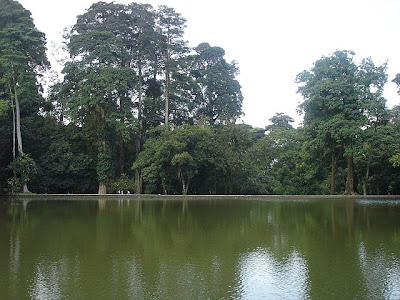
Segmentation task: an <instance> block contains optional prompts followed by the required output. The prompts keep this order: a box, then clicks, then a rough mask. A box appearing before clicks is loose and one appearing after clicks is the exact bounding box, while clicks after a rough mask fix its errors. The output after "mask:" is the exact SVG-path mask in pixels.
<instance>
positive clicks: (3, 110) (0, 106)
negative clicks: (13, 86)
mask: <svg viewBox="0 0 400 300" xmlns="http://www.w3.org/2000/svg"><path fill="white" fill-rule="evenodd" d="M9 108H10V106H9V104H8V102H7V101H5V100H2V99H0V118H4V117H6V116H7V113H8V110H9Z"/></svg>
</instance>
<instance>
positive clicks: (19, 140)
mask: <svg viewBox="0 0 400 300" xmlns="http://www.w3.org/2000/svg"><path fill="white" fill-rule="evenodd" d="M13 86H14V100H15V114H16V129H17V144H18V154H19V155H20V156H22V155H24V152H23V151H22V135H21V112H20V107H19V100H18V93H17V84H16V81H15V75H13Z"/></svg>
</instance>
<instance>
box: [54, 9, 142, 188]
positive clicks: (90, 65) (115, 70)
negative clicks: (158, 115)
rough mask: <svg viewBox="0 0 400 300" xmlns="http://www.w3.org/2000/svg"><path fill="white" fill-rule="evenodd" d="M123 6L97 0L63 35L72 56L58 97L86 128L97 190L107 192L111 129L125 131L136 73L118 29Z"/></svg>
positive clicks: (110, 172) (112, 168) (112, 172)
mask: <svg viewBox="0 0 400 300" xmlns="http://www.w3.org/2000/svg"><path fill="white" fill-rule="evenodd" d="M124 11H125V6H123V5H117V4H113V3H111V4H108V3H104V2H99V3H96V4H93V5H92V6H91V8H90V9H89V10H88V11H87V12H86V13H85V14H83V15H81V16H79V17H78V19H77V23H76V24H75V25H74V26H73V27H72V29H71V32H70V33H69V36H68V38H69V40H68V49H69V51H70V56H71V61H70V62H68V63H67V64H66V66H65V68H64V70H63V72H64V73H65V78H64V82H63V84H62V86H63V87H62V89H61V93H60V97H61V98H62V101H63V103H64V107H65V108H66V109H67V112H68V113H69V115H70V116H71V117H72V119H73V120H74V121H75V122H77V123H79V124H81V125H82V126H83V127H84V128H85V129H86V134H87V139H88V142H89V144H91V145H92V148H93V149H94V150H93V152H94V153H96V156H97V168H96V169H97V175H98V181H99V190H98V192H99V194H103V193H106V192H107V188H106V187H107V183H109V182H110V180H111V179H112V178H113V177H114V176H115V171H116V166H115V162H114V159H113V149H112V145H113V143H112V142H111V140H112V139H113V138H114V136H115V135H114V134H113V132H114V131H116V130H117V131H119V132H120V133H121V135H125V136H127V133H126V131H127V128H128V126H129V124H130V123H131V122H130V120H132V115H131V110H132V102H131V95H132V94H133V93H134V86H135V83H136V74H135V72H134V70H133V69H132V68H131V66H130V65H127V64H129V63H127V61H128V62H129V58H130V57H129V53H127V49H126V47H125V43H124V40H123V38H122V35H121V34H120V26H119V20H120V17H121V15H122V14H123V13H124ZM120 143H122V141H121V140H120ZM120 159H121V156H120Z"/></svg>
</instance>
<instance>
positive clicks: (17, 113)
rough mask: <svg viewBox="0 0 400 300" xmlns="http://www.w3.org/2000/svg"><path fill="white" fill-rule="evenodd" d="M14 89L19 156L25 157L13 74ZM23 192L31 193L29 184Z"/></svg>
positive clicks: (25, 184) (25, 185)
mask: <svg viewBox="0 0 400 300" xmlns="http://www.w3.org/2000/svg"><path fill="white" fill-rule="evenodd" d="M13 88H14V100H15V125H14V126H15V127H16V133H17V147H18V155H19V156H23V155H24V151H23V150H22V134H21V110H20V107H19V99H18V93H17V84H16V80H15V74H13ZM14 139H15V137H14ZM14 149H15V148H14ZM14 151H15V150H14ZM14 155H15V154H14ZM22 191H23V192H24V193H30V191H29V189H28V184H27V182H24V187H23V190H22Z"/></svg>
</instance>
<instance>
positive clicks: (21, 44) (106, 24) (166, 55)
mask: <svg viewBox="0 0 400 300" xmlns="http://www.w3.org/2000/svg"><path fill="white" fill-rule="evenodd" d="M0 3H1V7H2V8H3V9H2V10H1V12H0V130H1V133H2V134H1V137H0V166H1V169H0V188H1V191H2V192H17V191H22V190H23V191H28V190H30V191H32V192H37V193H114V192H116V191H118V190H125V191H128V190H129V191H130V192H132V193H160V194H328V193H331V194H335V193H348V194H353V193H364V194H367V193H370V194H400V118H399V112H400V108H399V106H396V107H394V108H393V109H391V110H390V109H388V108H387V107H386V100H385V99H384V97H383V96H382V92H383V88H384V86H385V84H386V82H387V80H388V77H387V74H386V65H385V64H384V65H375V64H374V62H373V61H372V60H371V59H364V60H363V61H362V62H361V63H359V64H358V63H356V62H355V61H354V58H353V57H354V53H353V52H351V51H336V52H335V53H333V54H331V55H329V56H324V57H322V58H321V59H319V60H317V61H316V62H315V63H314V64H313V66H312V67H311V68H310V70H307V71H303V72H301V73H299V75H298V76H297V82H298V84H299V93H300V94H301V95H302V96H303V98H304V101H303V102H302V103H301V104H300V105H299V111H300V112H301V113H302V114H303V115H304V121H303V123H302V125H301V126H300V127H299V128H293V126H292V125H291V123H292V122H293V119H292V118H291V117H290V116H287V115H284V114H281V113H277V114H276V115H275V116H274V117H272V118H271V119H270V120H269V121H270V125H268V126H267V127H266V128H263V129H261V128H253V127H251V126H250V125H246V124H236V120H237V119H238V118H239V117H240V116H241V115H242V101H243V97H242V94H241V87H240V84H239V82H238V81H237V79H236V76H237V74H238V68H237V66H236V63H235V62H227V61H226V59H225V58H224V56H225V52H224V50H223V49H222V48H220V47H215V46H211V45H209V44H208V43H201V44H200V45H198V46H197V47H194V48H190V47H188V44H187V42H186V41H185V40H184V39H183V36H184V29H185V26H186V25H185V24H186V20H185V19H184V18H183V17H182V16H181V15H180V14H179V13H177V12H176V11H175V10H174V9H173V8H170V7H167V6H160V7H158V8H157V9H155V8H153V7H152V6H150V5H144V4H137V3H131V4H128V5H123V4H117V3H105V2H98V3H95V4H93V5H92V6H91V7H90V8H89V9H88V10H87V11H86V12H85V13H84V14H82V15H80V16H78V18H77V21H76V24H75V25H74V26H72V27H71V28H70V29H69V30H68V32H67V33H66V34H65V44H66V50H67V51H68V54H69V57H70V58H69V60H68V61H67V62H66V63H65V65H64V69H63V71H62V73H63V79H62V81H61V82H58V83H56V84H54V85H53V86H52V87H51V92H50V93H49V95H48V96H46V97H45V98H44V97H43V96H42V87H41V85H40V83H39V82H40V80H39V79H40V76H42V75H43V73H44V72H45V71H46V70H47V69H48V68H49V63H48V60H47V58H46V54H45V43H46V40H45V36H44V34H43V33H41V32H39V31H38V30H37V29H36V28H35V26H34V23H33V21H32V19H31V16H30V13H29V11H27V10H25V9H24V8H23V7H22V6H21V5H20V4H19V3H18V2H16V1H12V0H0ZM393 81H394V82H395V83H397V84H398V85H399V92H400V74H399V75H397V76H396V77H395V78H394V79H393ZM22 142H23V143H22Z"/></svg>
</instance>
